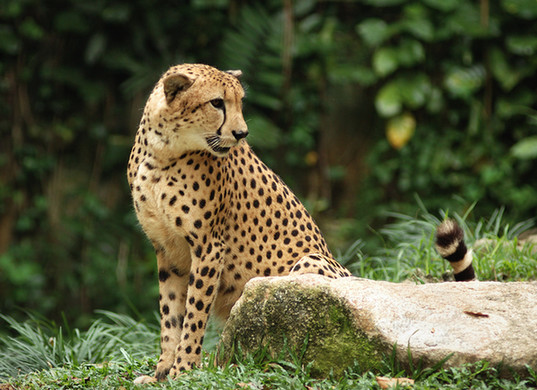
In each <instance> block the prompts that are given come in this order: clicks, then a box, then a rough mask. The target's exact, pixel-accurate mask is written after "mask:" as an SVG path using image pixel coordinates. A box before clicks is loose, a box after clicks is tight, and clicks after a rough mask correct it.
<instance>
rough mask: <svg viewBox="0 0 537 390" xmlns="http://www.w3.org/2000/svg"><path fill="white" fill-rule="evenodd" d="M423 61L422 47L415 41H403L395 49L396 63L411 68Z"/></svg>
mask: <svg viewBox="0 0 537 390" xmlns="http://www.w3.org/2000/svg"><path fill="white" fill-rule="evenodd" d="M424 59H425V50H424V49H423V45H422V44H421V43H420V42H419V41H416V40H415V39H404V40H402V41H401V44H400V45H399V47H398V48H397V62H398V63H399V64H401V65H404V66H412V65H414V64H417V63H419V62H422V61H423V60H424Z"/></svg>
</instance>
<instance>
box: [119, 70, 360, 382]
mask: <svg viewBox="0 0 537 390" xmlns="http://www.w3.org/2000/svg"><path fill="white" fill-rule="evenodd" d="M238 76H240V72H239V71H229V72H222V71H219V70H217V69H215V68H212V67H209V66H207V65H198V64H184V65H179V66H175V67H172V68H170V69H169V70H168V71H167V72H166V73H165V74H164V75H163V76H162V78H161V79H160V80H159V82H158V83H157V84H156V86H155V88H154V90H153V92H152V93H151V95H150V97H149V99H148V101H147V104H146V106H145V109H144V112H143V116H142V120H141V122H140V127H139V129H138V132H137V135H136V141H135V144H134V147H133V148H132V152H131V156H130V160H129V165H128V180H129V184H130V187H131V191H132V197H133V201H134V205H135V209H136V213H137V216H138V219H139V221H140V223H141V225H142V227H143V229H144V231H145V233H146V234H147V236H148V237H149V239H150V240H151V242H152V243H153V245H154V247H155V251H156V255H157V262H158V277H159V291H160V297H159V299H160V314H161V348H162V353H161V356H160V360H159V362H158V365H157V370H156V373H155V378H156V379H158V380H162V379H164V378H165V377H166V375H167V374H168V373H169V374H170V375H172V376H175V375H177V374H178V373H179V372H180V371H183V370H189V369H191V368H192V367H193V366H194V365H199V363H200V353H201V345H202V342H203V336H204V333H205V327H206V325H207V318H208V316H209V313H210V312H211V311H214V312H215V314H217V315H218V316H220V317H222V318H226V317H227V316H228V315H229V312H230V310H231V307H232V305H233V304H234V303H235V302H236V301H237V299H238V298H239V296H240V295H241V293H242V291H243V287H244V284H245V283H246V282H247V281H248V280H249V279H251V278H253V277H256V276H275V275H287V274H289V273H308V272H310V273H311V272H313V273H319V274H324V275H326V276H328V277H331V278H336V277H341V276H349V275H350V273H349V272H348V271H347V270H346V269H345V268H344V267H342V266H341V265H340V264H338V263H337V262H336V261H335V260H333V258H332V255H331V253H330V251H329V250H328V247H327V245H326V243H325V241H324V239H323V237H322V235H321V232H320V231H319V228H318V227H317V226H316V225H315V222H314V221H313V219H312V218H311V216H310V215H309V214H308V212H307V211H306V209H305V208H304V206H303V205H302V204H301V203H300V201H299V200H298V199H297V197H296V196H295V195H294V194H293V193H292V192H291V190H290V189H289V188H288V187H287V186H286V185H285V184H284V183H283V182H282V180H281V179H280V178H279V177H278V176H277V175H276V174H274V173H273V172H272V171H271V170H270V169H269V168H268V167H267V166H266V165H265V164H263V162H261V161H260V160H259V158H258V157H257V156H256V155H255V154H254V152H253V151H252V150H251V149H250V147H249V146H248V144H247V143H246V142H245V141H244V140H243V138H244V137H246V135H247V134H248V129H247V126H246V123H245V121H244V119H243V116H242V103H241V102H242V98H243V97H244V92H243V88H242V86H241V84H240V82H239V80H238ZM155 378H151V377H141V378H139V380H138V381H137V382H138V383H143V382H147V381H150V380H155Z"/></svg>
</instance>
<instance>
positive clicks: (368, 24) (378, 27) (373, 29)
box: [356, 18, 392, 46]
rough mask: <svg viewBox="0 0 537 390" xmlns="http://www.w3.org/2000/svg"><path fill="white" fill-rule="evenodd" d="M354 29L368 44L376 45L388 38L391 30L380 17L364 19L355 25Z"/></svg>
mask: <svg viewBox="0 0 537 390" xmlns="http://www.w3.org/2000/svg"><path fill="white" fill-rule="evenodd" d="M356 31H357V32H358V34H360V36H361V37H362V39H363V40H364V41H365V43H366V44H367V45H369V46H378V45H380V44H381V43H383V42H384V41H385V40H386V39H388V38H390V36H391V34H392V32H391V29H390V27H389V26H388V24H387V23H386V22H385V21H384V20H382V19H373V18H372V19H366V20H364V21H363V22H362V23H360V24H358V25H357V26H356Z"/></svg>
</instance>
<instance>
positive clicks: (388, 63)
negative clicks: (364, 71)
mask: <svg viewBox="0 0 537 390" xmlns="http://www.w3.org/2000/svg"><path fill="white" fill-rule="evenodd" d="M397 57H398V52H397V50H396V49H394V48H391V47H383V48H380V49H378V50H377V51H376V52H375V54H374V55H373V69H374V70H375V72H376V73H377V74H378V75H380V76H386V75H388V74H390V73H392V72H393V71H394V70H396V69H397V67H398V65H399V63H398V61H397Z"/></svg>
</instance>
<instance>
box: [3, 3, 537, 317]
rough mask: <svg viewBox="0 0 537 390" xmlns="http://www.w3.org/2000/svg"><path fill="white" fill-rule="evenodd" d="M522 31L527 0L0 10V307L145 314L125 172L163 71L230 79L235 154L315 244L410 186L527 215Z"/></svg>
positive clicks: (429, 201)
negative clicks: (302, 223) (314, 221)
mask: <svg viewBox="0 0 537 390" xmlns="http://www.w3.org/2000/svg"><path fill="white" fill-rule="evenodd" d="M536 20H537V5H536V4H535V2H534V1H533V0H501V1H498V2H490V1H488V0H483V1H481V2H468V1H465V0H422V1H418V0H415V1H403V0H362V1H355V2H321V1H319V2H317V1H313V0H311V1H310V0H301V1H294V2H292V1H290V0H284V1H283V2H280V1H276V0H271V1H267V2H264V3H263V4H261V3H258V4H257V5H249V4H247V3H246V2H240V1H237V0H212V1H211V0H192V1H190V2H188V3H185V4H182V5H178V4H175V3H172V2H159V3H158V4H157V3H155V2H153V1H149V0H135V1H130V2H126V1H124V2H121V1H96V2H83V1H78V0H71V1H68V0H61V1H55V2H39V1H36V0H5V1H3V2H2V3H1V4H0V59H1V60H0V74H2V78H1V81H0V91H1V93H0V111H1V114H0V134H1V135H2V142H0V152H1V154H0V167H1V171H0V180H1V181H2V183H1V186H0V311H1V312H3V313H5V312H12V311H13V310H14V309H15V308H16V307H23V308H26V309H34V310H39V311H40V312H42V313H45V314H47V315H52V314H53V313H58V312H59V311H62V310H63V311H66V313H67V314H68V316H69V317H74V318H77V319H79V320H81V322H83V321H82V320H83V318H84V316H87V315H88V313H91V311H92V310H94V309H96V308H107V309H112V310H123V311H124V310H127V309H128V308H131V309H132V310H141V311H143V312H147V311H151V310H152V309H153V308H154V304H153V300H154V298H155V295H156V283H154V280H153V278H154V277H153V274H154V268H155V265H154V260H153V255H152V251H151V248H150V247H149V245H148V244H147V242H146V240H145V239H144V238H143V235H142V234H141V232H140V230H139V228H138V226H137V222H136V219H135V217H134V215H133V213H132V210H131V204H130V196H129V194H128V188H127V185H126V180H125V175H124V171H125V166H126V160H127V158H128V153H129V150H130V145H131V144H132V139H133V135H134V132H135V130H136V127H137V121H138V120H139V117H140V114H141V108H142V106H143V103H144V100H145V98H146V96H147V94H148V91H149V90H150V88H151V86H152V84H153V83H154V82H155V81H156V80H157V79H158V77H159V75H160V73H161V72H162V71H164V70H165V69H166V68H167V67H168V66H169V65H172V64H175V63H180V62H187V61H196V62H204V63H210V64H213V65H215V66H218V67H220V68H239V69H242V70H243V71H244V74H245V76H244V83H245V86H246V87H247V89H248V98H247V106H246V116H247V118H248V123H249V126H250V128H251V129H252V132H251V138H250V142H251V143H252V144H253V145H254V146H255V147H256V149H257V150H258V151H259V153H260V154H262V156H263V158H264V159H265V160H267V162H268V163H269V165H271V166H272V167H274V169H275V170H276V171H277V172H278V173H280V174H281V175H282V176H284V178H285V179H286V181H288V182H289V183H290V184H291V186H292V187H293V188H294V189H296V190H297V192H298V193H299V194H300V195H301V196H302V198H303V199H304V200H305V202H306V204H307V205H308V207H309V208H310V210H311V211H312V212H314V213H315V214H316V215H317V216H318V217H319V218H321V220H323V221H324V222H325V224H324V226H325V228H326V230H327V231H328V232H329V240H330V241H331V242H332V244H338V245H343V244H344V243H345V242H346V241H347V240H350V239H352V240H354V239H356V238H358V236H362V235H363V234H364V231H365V229H364V227H365V226H366V225H367V224H368V223H373V222H374V218H376V217H378V216H379V214H380V212H381V211H383V210H386V209H390V210H396V211H403V210H406V211H408V210H409V209H411V208H414V207H415V206H414V204H415V202H414V198H413V196H414V194H415V193H417V194H419V196H420V197H421V198H422V199H423V202H424V203H425V204H426V205H427V206H428V207H429V208H432V209H434V208H436V207H438V206H442V207H461V205H462V207H463V208H464V207H465V206H466V205H467V203H465V202H474V201H479V204H478V207H477V208H476V209H475V210H477V211H476V213H478V214H479V215H490V213H491V210H492V209H496V208H497V207H499V206H500V205H505V206H506V216H507V217H508V218H515V219H526V218H529V217H532V216H535V213H536V211H537V176H536V175H535V171H536V168H537V167H536V164H535V161H536V157H537V138H536V136H535V133H536V128H537V127H536V125H537V114H536V111H535V106H536V96H535V90H536V89H537V80H536V78H535V76H534V74H535V72H536V68H537V39H536V38H535V37H536V36H537V23H535V22H536ZM453 195H458V196H459V197H460V198H462V199H464V201H463V202H462V203H461V202H460V201H457V203H454V201H453ZM468 204H469V203H468ZM342 218H346V220H347V221H348V220H349V219H350V223H349V222H345V221H343V219H342ZM334 219H335V220H336V221H337V222H336V223H330V221H333V220H334ZM333 226H336V228H333ZM329 227H332V228H330V229H328V228H329ZM330 232H335V233H332V234H330ZM336 236H337V239H336V238H333V237H336ZM56 315H57V314H56Z"/></svg>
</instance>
